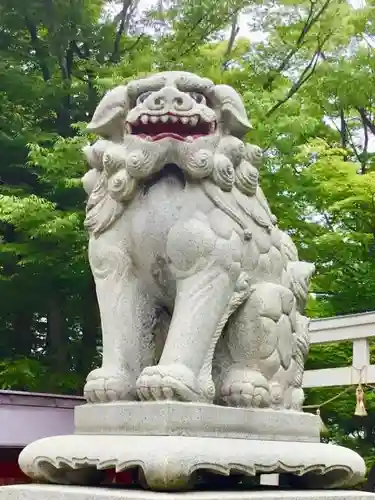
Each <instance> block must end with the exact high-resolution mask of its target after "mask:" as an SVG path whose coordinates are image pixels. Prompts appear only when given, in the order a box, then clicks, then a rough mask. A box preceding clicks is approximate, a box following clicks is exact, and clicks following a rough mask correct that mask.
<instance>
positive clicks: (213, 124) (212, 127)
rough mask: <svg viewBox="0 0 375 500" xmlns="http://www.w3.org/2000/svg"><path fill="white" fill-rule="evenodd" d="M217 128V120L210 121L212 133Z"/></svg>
mask: <svg viewBox="0 0 375 500" xmlns="http://www.w3.org/2000/svg"><path fill="white" fill-rule="evenodd" d="M215 130H216V123H215V122H211V123H210V133H211V134H212V133H214V132H215Z"/></svg>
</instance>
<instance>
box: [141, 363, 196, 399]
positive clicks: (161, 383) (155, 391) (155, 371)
mask: <svg viewBox="0 0 375 500" xmlns="http://www.w3.org/2000/svg"><path fill="white" fill-rule="evenodd" d="M137 393H138V397H139V399H141V400H143V401H160V400H166V399H167V400H173V401H198V400H200V391H199V386H198V382H197V378H196V377H195V375H194V374H193V372H192V371H191V370H190V369H189V368H187V367H186V366H184V365H182V364H172V365H157V366H149V367H147V368H145V369H144V370H143V372H142V373H141V375H140V376H139V378H138V380H137Z"/></svg>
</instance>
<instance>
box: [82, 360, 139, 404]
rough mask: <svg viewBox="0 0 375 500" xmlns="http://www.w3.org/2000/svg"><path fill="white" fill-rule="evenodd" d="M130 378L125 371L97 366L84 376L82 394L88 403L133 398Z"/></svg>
mask: <svg viewBox="0 0 375 500" xmlns="http://www.w3.org/2000/svg"><path fill="white" fill-rule="evenodd" d="M131 393H132V387H131V383H130V378H129V375H128V373H126V372H116V371H111V370H109V369H106V368H97V369H96V370H93V371H92V372H90V373H89V374H88V376H87V378H86V384H85V387H84V396H85V398H86V401H87V402H88V403H106V402H108V401H121V400H129V399H134V397H132V394H131Z"/></svg>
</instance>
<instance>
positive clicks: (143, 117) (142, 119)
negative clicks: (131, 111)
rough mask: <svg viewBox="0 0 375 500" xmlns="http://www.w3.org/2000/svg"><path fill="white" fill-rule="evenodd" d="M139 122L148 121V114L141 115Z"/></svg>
mask: <svg viewBox="0 0 375 500" xmlns="http://www.w3.org/2000/svg"><path fill="white" fill-rule="evenodd" d="M141 122H142V123H143V124H145V125H146V123H148V116H147V115H142V116H141Z"/></svg>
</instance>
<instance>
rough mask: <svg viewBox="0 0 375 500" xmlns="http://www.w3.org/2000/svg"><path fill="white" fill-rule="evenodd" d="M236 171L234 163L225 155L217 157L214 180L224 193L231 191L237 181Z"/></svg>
mask: <svg viewBox="0 0 375 500" xmlns="http://www.w3.org/2000/svg"><path fill="white" fill-rule="evenodd" d="M235 177H236V176H235V171H234V167H233V164H232V162H231V161H230V159H229V158H227V157H226V156H224V155H223V154H218V155H215V158H214V169H213V171H212V178H213V180H214V182H215V184H217V185H218V186H219V187H220V188H221V189H222V190H223V191H230V190H231V189H232V187H233V184H234V180H235Z"/></svg>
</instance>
